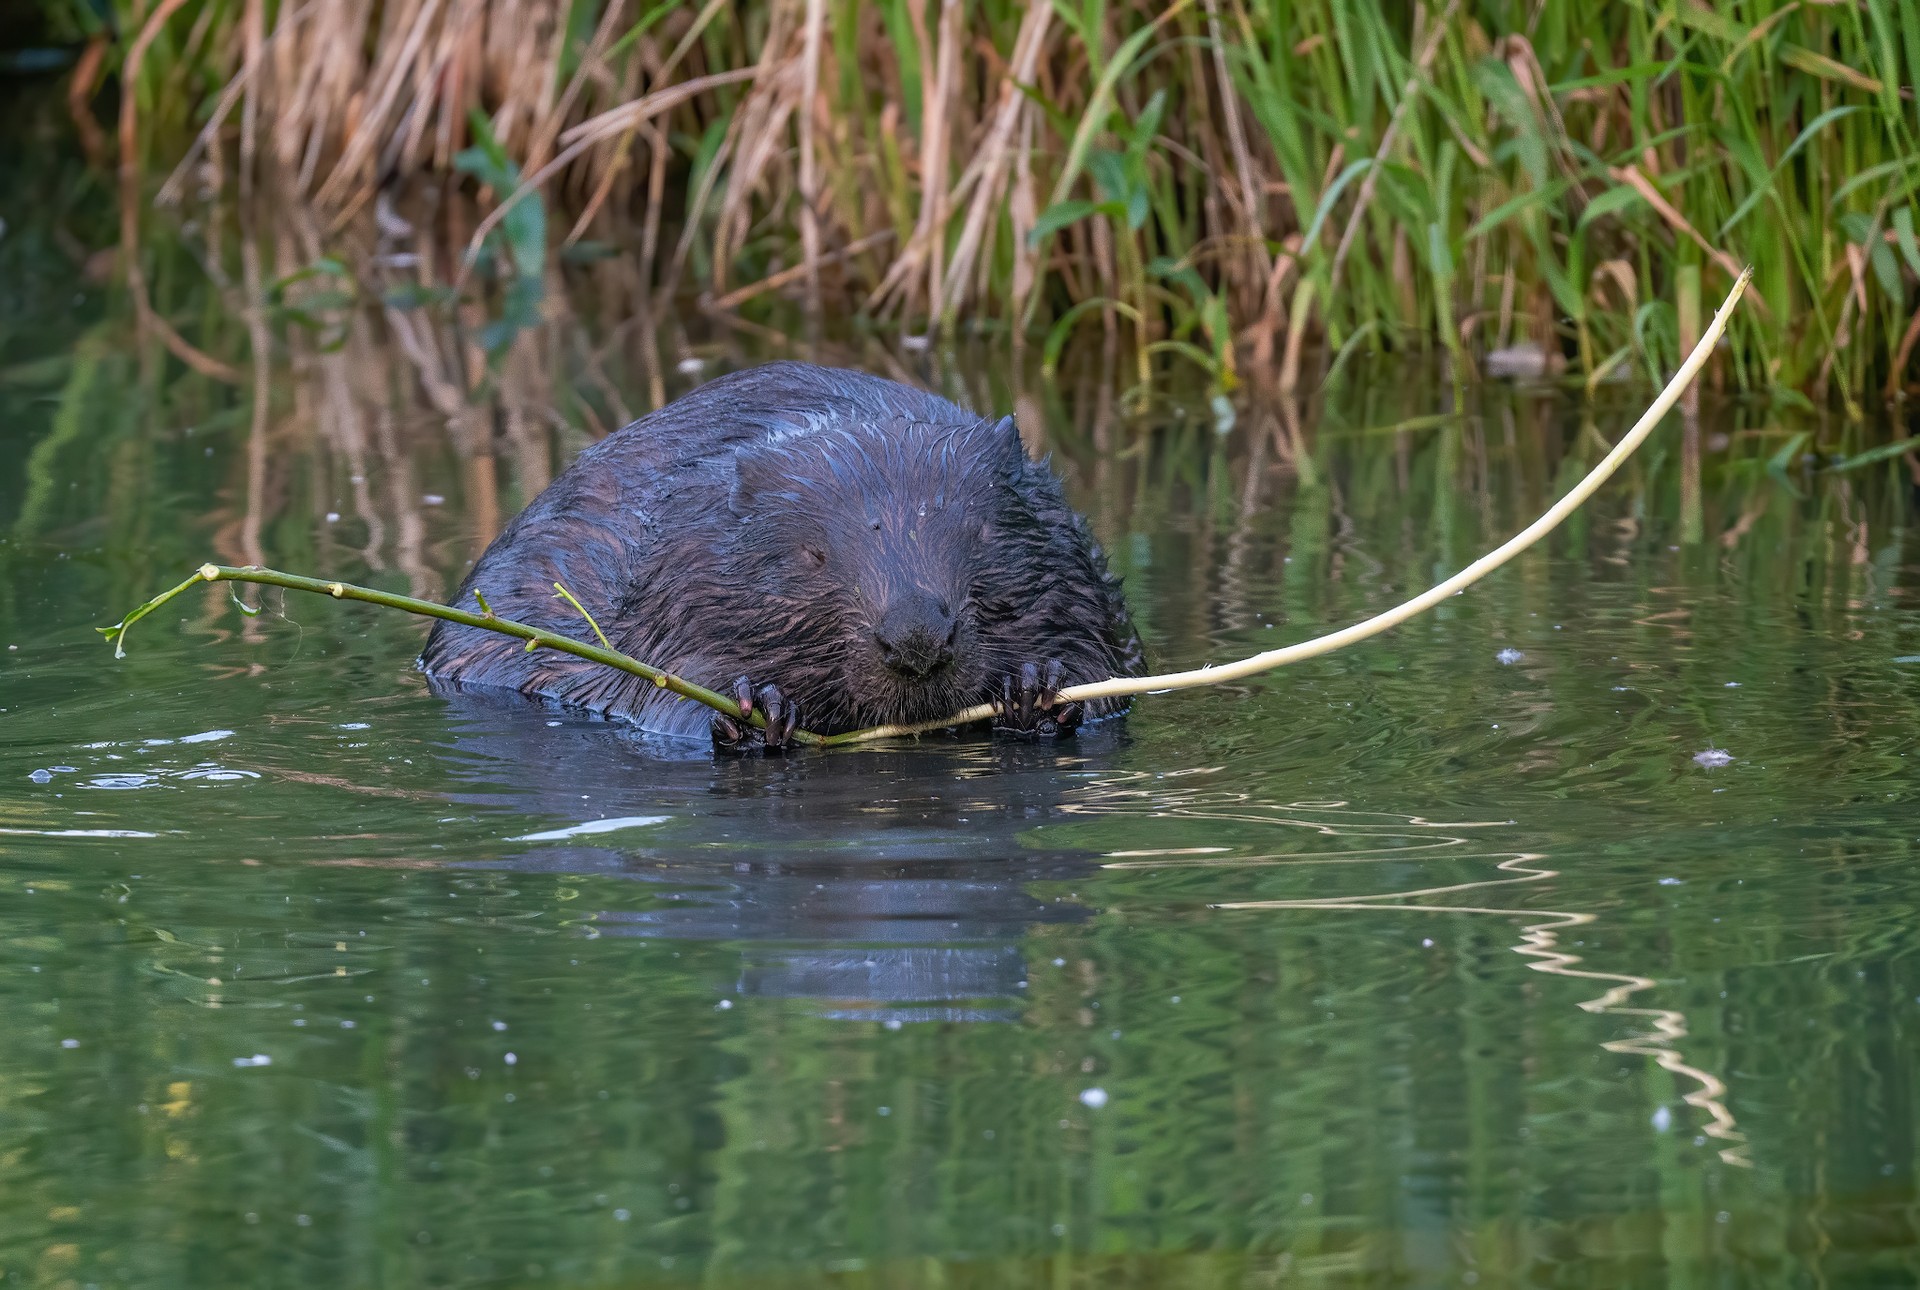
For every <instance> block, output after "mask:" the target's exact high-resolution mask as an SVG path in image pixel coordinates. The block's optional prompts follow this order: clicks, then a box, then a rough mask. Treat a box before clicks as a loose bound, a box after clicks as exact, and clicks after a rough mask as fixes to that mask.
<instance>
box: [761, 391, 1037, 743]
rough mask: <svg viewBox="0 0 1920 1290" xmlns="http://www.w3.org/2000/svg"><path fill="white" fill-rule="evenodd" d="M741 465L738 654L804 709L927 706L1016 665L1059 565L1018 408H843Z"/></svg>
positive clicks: (880, 710) (878, 715)
mask: <svg viewBox="0 0 1920 1290" xmlns="http://www.w3.org/2000/svg"><path fill="white" fill-rule="evenodd" d="M736 463H737V469H738V478H737V482H736V484H735V486H734V488H733V492H732V496H731V499H730V505H731V510H732V520H733V523H732V524H731V526H730V534H729V537H728V538H727V540H726V543H725V548H724V563H725V565H726V574H725V577H726V582H727V584H728V585H730V586H732V587H734V588H737V589H738V592H739V594H740V597H741V600H740V608H741V610H742V611H743V612H744V614H745V615H746V616H747V617H746V621H744V622H742V623H740V624H739V625H738V628H737V630H738V631H739V634H740V636H741V637H742V638H743V639H742V643H743V644H745V645H747V648H746V649H745V650H744V651H743V653H744V654H745V655H746V656H747V657H750V658H753V659H754V660H755V662H754V664H753V666H754V669H755V676H754V679H755V680H756V681H774V682H777V683H778V684H779V685H780V686H781V687H782V688H783V689H784V690H785V691H786V692H787V694H788V695H789V696H790V697H791V698H792V699H793V700H795V701H796V702H798V703H799V704H800V705H801V706H802V709H803V712H804V714H805V718H806V720H807V721H808V722H810V723H813V724H816V725H818V726H819V727H821V728H825V729H841V728H853V727H856V726H864V725H874V724H881V723H886V722H896V721H900V722H907V721H926V720H933V719H937V718H939V717H942V716H946V715H948V714H950V713H953V712H955V711H958V710H959V709H961V708H964V707H967V706H968V705H970V704H973V703H977V702H980V701H981V700H982V699H983V698H985V697H986V696H987V695H988V693H989V689H990V685H991V684H992V683H993V682H994V681H995V679H996V678H998V677H999V676H1001V675H1004V674H1005V673H1006V672H1008V671H1009V670H1013V669H1017V668H1018V666H1019V663H1020V661H1021V656H1020V654H1019V651H1020V647H1021V642H1020V641H1018V640H1016V639H1011V638H1010V637H1011V635H1012V634H1013V631H1012V630H1011V629H1013V628H1014V627H1015V624H1016V621H1017V619H1018V618H1019V616H1020V608H1019V607H1020V606H1021V605H1022V604H1023V603H1026V602H1027V601H1028V600H1030V599H1031V598H1032V596H1033V593H1034V590H1035V588H1036V586H1038V585H1040V584H1043V583H1045V582H1046V581H1047V580H1049V579H1050V577H1051V576H1052V575H1053V573H1054V570H1052V569H1050V568H1049V562H1048V560H1047V555H1046V551H1047V545H1048V543H1047V536H1046V533H1045V531H1044V525H1043V524H1042V523H1041V521H1040V520H1039V518H1038V517H1037V516H1036V514H1035V512H1034V508H1033V505H1032V499H1031V496H1030V492H1031V489H1030V487H1029V486H1028V481H1029V472H1037V473H1038V474H1039V475H1040V476H1042V477H1045V475H1046V471H1045V467H1043V466H1041V465H1039V464H1038V463H1034V462H1031V461H1029V459H1028V458H1027V455H1026V451H1025V448H1024V446H1023V445H1022V444H1021V442H1020V436H1019V433H1018V431H1017V430H1016V429H1015V427H1014V423H1013V419H1012V418H1011V417H1008V418H1005V419H1003V420H1001V421H999V422H993V421H985V420H971V421H966V422H963V423H959V424H946V425H943V424H931V423H927V422H922V421H913V420H908V419H905V418H900V417H895V418H889V419H885V420H875V421H861V420H836V421H835V422H833V423H831V424H827V425H822V426H817V427H812V428H809V429H808V430H806V431H805V432H802V433H795V434H789V435H786V436H782V437H776V438H772V439H769V440H767V441H766V442H764V443H761V444H758V445H755V446H754V447H752V448H748V449H745V450H743V451H742V452H741V453H740V454H739V455H738V457H737V458H736ZM1049 482H1050V481H1049ZM1029 644H1030V642H1029Z"/></svg>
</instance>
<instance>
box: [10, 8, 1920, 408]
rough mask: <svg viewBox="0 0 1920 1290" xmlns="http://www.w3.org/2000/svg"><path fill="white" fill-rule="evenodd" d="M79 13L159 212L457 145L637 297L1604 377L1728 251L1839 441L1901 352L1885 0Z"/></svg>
mask: <svg viewBox="0 0 1920 1290" xmlns="http://www.w3.org/2000/svg"><path fill="white" fill-rule="evenodd" d="M42 2H43V3H47V4H58V5H61V6H67V7H70V13H69V21H70V22H71V24H72V25H73V26H75V27H76V28H83V27H85V26H86V24H87V23H88V22H89V21H90V19H89V18H88V16H87V14H88V10H86V8H85V7H84V6H81V5H80V4H79V3H78V0H42ZM111 2H112V7H113V9H114V12H115V21H116V23H117V36H116V39H115V40H114V41H113V43H112V44H111V46H110V47H109V57H108V58H107V59H106V60H105V62H106V63H107V64H108V65H112V64H114V62H115V60H116V59H117V60H118V66H119V69H120V73H121V75H122V77H123V78H124V79H125V80H127V81H128V82H129V83H128V84H127V85H126V86H125V98H124V104H125V106H124V110H123V114H122V121H121V124H122V146H123V147H124V148H126V149H128V150H130V152H131V153H132V154H133V155H134V156H135V157H136V158H137V160H139V161H140V162H142V163H143V164H145V165H146V166H148V167H150V168H152V169H154V170H159V169H161V168H166V167H171V166H172V164H173V163H175V162H177V161H179V160H180V159H181V157H182V155H183V152H185V151H186V145H187V142H188V138H189V136H190V134H191V133H192V131H193V129H194V128H195V127H199V126H201V125H202V124H203V123H204V130H203V131H202V144H203V145H204V146H203V147H196V148H195V150H194V151H193V153H192V154H191V155H190V156H189V158H188V159H189V162H190V163H191V164H190V165H189V166H188V168H187V170H186V171H185V172H183V173H182V174H179V175H176V177H175V180H174V182H173V183H172V184H171V185H170V186H169V187H168V189H167V190H166V192H165V194H164V195H165V196H167V197H170V198H172V197H179V196H181V195H183V193H185V192H186V191H187V190H189V189H192V188H198V189H201V190H203V191H209V192H211V191H222V190H224V189H227V188H231V187H233V186H234V185H235V183H236V182H239V183H242V184H245V185H248V186H252V187H258V188H261V189H267V188H269V187H270V188H272V189H273V190H274V191H276V192H279V193H283V194H290V195H292V196H294V197H297V198H298V199H300V200H302V201H304V202H307V203H310V204H312V205H313V206H315V207H317V208H318V209H319V210H320V211H321V212H323V213H324V215H325V216H326V218H328V219H329V220H331V221H333V222H334V224H335V226H336V227H337V226H339V225H340V224H342V223H344V222H345V221H347V220H349V219H351V218H352V217H353V216H354V215H355V214H356V213H357V212H363V211H367V210H368V209H369V208H370V207H372V206H373V205H375V204H376V197H377V196H378V195H379V194H381V193H382V192H385V191H389V190H391V191H394V192H396V193H404V192H406V191H407V190H408V188H409V185H408V183H407V181H411V180H435V181H439V180H455V179H458V178H459V176H460V166H461V157H462V154H463V151H464V150H466V149H468V148H469V147H471V146H473V145H475V144H481V145H484V146H485V147H487V148H490V149H493V150H495V151H496V152H497V154H498V156H499V157H501V158H503V159H505V160H507V161H509V162H510V163H511V165H512V170H511V174H512V175H513V176H514V178H515V181H516V183H517V184H518V183H519V180H518V177H519V176H525V181H524V184H522V185H520V187H523V188H524V189H525V190H526V191H525V193H524V194H523V195H522V196H520V197H519V198H518V201H519V204H520V205H523V206H524V205H525V204H526V203H527V202H529V201H533V202H539V203H542V204H544V207H545V208H546V209H547V210H550V211H553V212H557V213H559V214H560V215H562V216H563V218H558V219H554V220H553V221H551V226H552V230H553V239H554V240H555V241H558V242H563V243H567V244H573V243H578V242H581V241H583V240H584V241H587V242H593V243H608V244H613V245H617V246H619V247H621V248H624V249H625V250H626V251H628V252H630V253H631V254H632V255H634V256H635V257H637V259H638V262H639V264H640V266H641V271H642V276H643V277H644V278H645V280H646V281H647V283H648V284H649V288H650V291H651V293H652V296H653V298H654V299H655V300H656V301H658V302H665V301H667V300H670V299H672V298H674V297H675V296H676V295H677V294H682V293H687V292H692V293H697V294H698V296H699V297H700V298H701V299H702V300H704V301H705V302H706V303H707V304H708V306H709V307H712V308H718V309H722V310H726V311H738V310H743V309H744V310H754V309H761V310H764V309H766V308H767V301H768V300H769V299H776V300H777V299H780V298H782V297H785V298H789V299H791V300H792V301H794V302H795V303H796V304H797V305H798V306H800V307H804V308H807V309H811V310H831V311H833V312H835V313H836V314H838V313H843V312H847V311H855V312H858V313H859V314H861V315H863V316H865V317H868V318H870V319H872V320H875V321H876V322H878V323H882V324H885V325H888V326H895V327H901V328H904V329H906V330H907V331H908V332H909V333H911V334H915V335H920V334H924V333H926V332H927V331H930V330H932V331H945V332H948V333H951V332H953V331H955V330H958V329H967V328H984V329H990V330H993V329H1006V330H1009V331H1011V332H1012V333H1013V334H1014V335H1016V336H1021V337H1028V336H1031V337H1034V338H1036V339H1041V341H1042V343H1043V344H1044V345H1045V346H1046V347H1047V349H1048V351H1049V352H1050V353H1051V352H1057V351H1058V349H1059V347H1060V346H1061V345H1062V344H1063V343H1064V342H1065V341H1066V339H1067V337H1068V336H1069V335H1070V334H1071V333H1072V332H1073V331H1074V330H1075V329H1076V328H1079V327H1083V326H1084V327H1103V328H1105V329H1107V330H1108V331H1109V332H1111V333H1113V334H1115V335H1116V336H1117V337H1118V338H1120V339H1121V340H1122V342H1123V343H1125V344H1127V345H1129V346H1130V347H1131V352H1132V353H1133V354H1135V355H1136V356H1137V362H1138V364H1139V370H1140V371H1141V372H1142V374H1145V375H1151V374H1152V373H1153V372H1154V371H1156V370H1160V369H1163V368H1164V367H1165V366H1166V365H1168V364H1171V363H1178V362H1184V361H1189V360H1190V361H1192V362H1193V363H1196V364H1198V365H1199V366H1201V367H1203V368H1204V369H1206V370H1207V371H1208V372H1209V373H1210V374H1211V375H1212V376H1213V378H1214V379H1215V380H1216V381H1218V382H1220V383H1221V384H1232V383H1233V382H1234V381H1235V380H1236V379H1240V378H1243V377H1247V376H1250V375H1251V376H1258V377H1259V378H1261V379H1263V380H1271V381H1274V382H1277V383H1278V384H1280V385H1282V386H1291V385H1294V384H1296V383H1298V381H1299V380H1300V379H1301V369H1302V364H1303V362H1305V361H1308V359H1309V358H1312V359H1313V360H1314V361H1318V362H1320V363H1322V364H1331V363H1334V362H1338V361H1340V360H1341V359H1343V358H1345V357H1348V356H1351V355H1353V354H1355V353H1358V352H1360V351H1361V350H1373V349H1384V350H1394V351H1409V350H1429V351H1432V352H1433V353H1435V354H1439V355H1444V356H1445V357H1446V359H1447V360H1448V361H1449V363H1450V364H1452V365H1453V367H1454V369H1455V370H1456V371H1457V372H1459V373H1462V374H1467V373H1472V372H1477V371H1486V370H1488V369H1490V368H1491V369H1493V370H1513V369H1514V368H1516V367H1518V368H1520V369H1527V368H1534V369H1539V370H1544V371H1546V372H1555V371H1560V370H1562V369H1564V370H1565V372H1566V373H1567V374H1568V376H1569V377H1578V378H1582V379H1584V380H1586V381H1587V382H1588V383H1589V384H1595V383H1598V382H1600V381H1603V380H1606V379H1608V378H1610V377H1619V376H1627V375H1640V376H1644V377H1645V378H1647V379H1654V378H1658V377H1659V376H1661V375H1662V374H1663V373H1664V372H1666V371H1668V370H1670V369H1671V368H1672V367H1673V366H1674V364H1675V363H1676V362H1677V357H1678V355H1679V354H1680V353H1682V352H1684V350H1685V348H1686V347H1687V345H1688V343H1689V341H1690V339H1691V336H1692V335H1693V334H1694V333H1695V330H1696V329H1697V327H1698V326H1699V316H1698V315H1699V312H1700V305H1699V302H1700V301H1701V300H1702V299H1708V300H1711V299H1713V298H1717V296H1718V295H1719V294H1720V293H1721V292H1722V291H1724V289H1725V287H1726V285H1727V281H1728V277H1729V275H1730V274H1731V273H1733V272H1734V271H1736V270H1737V269H1738V267H1739V266H1740V264H1741V263H1743V262H1752V263H1753V264H1755V265H1756V266H1757V270H1758V276H1757V288H1758V290H1757V296H1758V303H1757V305H1756V306H1755V307H1753V308H1750V309H1749V310H1747V311H1746V312H1745V314H1744V315H1743V317H1742V318H1741V319H1740V320H1739V321H1738V323H1737V324H1736V327H1735V331H1734V335H1733V338H1732V341H1731V344H1730V345H1729V347H1728V351H1727V354H1726V357H1725V359H1724V361H1723V362H1722V363H1721V364H1720V365H1719V367H1718V369H1717V371H1716V373H1715V379H1716V380H1717V381H1718V382H1720V383H1721V384H1722V385H1737V386H1741V387H1761V388H1767V389H1770V390H1773V391H1775V392H1776V394H1777V397H1780V398H1785V399H1788V400H1798V399H1802V398H1806V397H1811V398H1812V399H1814V400H1822V401H1832V400H1838V401H1840V402H1841V403H1843V404H1844V406H1846V407H1847V408H1848V409H1849V410H1851V411H1858V410H1860V409H1861V408H1863V407H1864V406H1865V405H1867V404H1868V403H1869V401H1871V400H1876V399H1878V398H1880V397H1883V396H1884V397H1894V396H1896V395H1899V394H1901V393H1902V392H1903V391H1904V389H1905V386H1906V383H1907V382H1908V381H1909V380H1911V379H1912V373H1913V370H1914V364H1913V353H1914V350H1915V347H1916V341H1920V311H1916V304H1920V298H1917V297H1916V284H1920V241H1917V240H1916V238H1917V231H1916V227H1915V225H1916V218H1915V196H1914V194H1915V189H1916V187H1920V117H1917V116H1916V105H1915V103H1914V97H1913V96H1914V88H1913V87H1914V85H1915V82H1916V81H1920V4H1916V3H1915V0H1859V2H1858V3H1851V4H1830V3H1813V2H1812V0H1784V2H1776V0H1728V2H1725V3H1720V4H1717V5H1713V6H1708V5H1706V4H1703V3H1700V2H1699V0H1664V2H1661V3H1654V2H1652V0H1646V2H1631V0H1622V2H1619V3H1609V4H1592V3H1587V2H1585V0H1525V2H1523V0H1445V3H1414V4H1412V5H1407V4H1402V3H1394V2H1393V0H1270V2H1269V3H1258V2H1257V0H1174V2H1173V3H1171V4H1148V3H1144V2H1141V3H1120V2H1118V0H1051V2H1049V0H872V2H869V3H861V2H860V0H770V2H769V3H762V4H754V5H738V4H729V3H726V2H725V0H698V2H697V3H696V2H689V3H680V2H679V0H663V2H661V3H648V0H564V2H563V0H304V3H302V2H301V0H158V2H157V3H152V4H148V3H143V2H142V0H111ZM143 40H144V41H145V42H146V43H145V44H144V48H143V49H142V43H141V42H142V41H143ZM136 49H142V57H140V59H139V60H138V65H137V66H134V65H133V63H134V61H135V60H134V59H133V58H132V57H131V56H130V55H131V54H132V52H133V51H134V50H136ZM83 70H85V72H86V74H87V75H88V76H89V77H91V76H93V75H94V73H93V71H92V69H91V68H90V67H89V66H87V64H85V63H83ZM83 88H86V87H83ZM495 173H496V174H499V173H507V172H504V171H498V170H496V172H495ZM468 182H470V183H473V184H474V186H475V187H478V186H479V184H480V182H481V181H479V180H472V181H468ZM413 187H414V188H415V189H416V190H417V189H418V187H419V186H418V185H414V186H413ZM486 193H487V196H488V198H489V199H490V200H498V199H499V198H501V197H502V196H505V195H506V194H503V193H502V192H501V191H500V190H499V188H498V187H497V186H496V187H493V188H489V189H487V190H486ZM528 194H530V195H528ZM400 200H404V198H402V199H400ZM483 231H484V230H483ZM453 232H454V233H455V235H456V236H457V237H458V238H459V239H461V240H464V239H465V238H466V237H468V236H470V235H471V234H472V232H473V230H472V229H470V228H466V227H464V226H463V227H460V228H456V229H454V230H453ZM542 233H543V236H544V235H545V230H544V229H543V230H542ZM1042 338H1043V339H1042Z"/></svg>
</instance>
